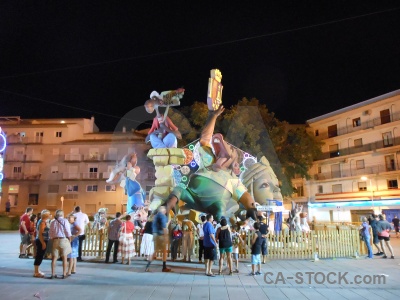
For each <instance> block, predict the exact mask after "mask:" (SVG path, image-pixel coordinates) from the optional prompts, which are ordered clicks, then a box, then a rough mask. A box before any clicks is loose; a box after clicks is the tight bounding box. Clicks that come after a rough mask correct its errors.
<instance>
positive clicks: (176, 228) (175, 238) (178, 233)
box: [169, 218, 183, 262]
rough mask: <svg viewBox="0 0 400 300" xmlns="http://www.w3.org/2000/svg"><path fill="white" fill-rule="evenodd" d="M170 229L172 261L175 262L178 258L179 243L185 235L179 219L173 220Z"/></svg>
mask: <svg viewBox="0 0 400 300" xmlns="http://www.w3.org/2000/svg"><path fill="white" fill-rule="evenodd" d="M169 229H170V230H169V236H170V245H171V248H170V251H171V260H172V261H173V262H174V261H175V260H176V258H177V255H178V247H179V243H180V240H181V239H182V235H183V234H182V228H181V226H180V225H179V221H178V219H176V218H174V219H172V220H171V222H170V225H169Z"/></svg>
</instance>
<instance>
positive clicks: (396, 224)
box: [392, 216, 400, 238]
mask: <svg viewBox="0 0 400 300" xmlns="http://www.w3.org/2000/svg"><path fill="white" fill-rule="evenodd" d="M399 222H400V220H399V218H397V216H394V218H393V219H392V223H393V227H394V231H395V232H396V237H397V238H399Z"/></svg>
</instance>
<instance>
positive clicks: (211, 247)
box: [203, 214, 217, 277]
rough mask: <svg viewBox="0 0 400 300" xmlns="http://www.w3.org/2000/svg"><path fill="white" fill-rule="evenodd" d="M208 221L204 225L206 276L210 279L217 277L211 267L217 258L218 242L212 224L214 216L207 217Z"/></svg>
mask: <svg viewBox="0 0 400 300" xmlns="http://www.w3.org/2000/svg"><path fill="white" fill-rule="evenodd" d="M206 221H207V222H205V223H204V225H203V232H204V239H203V245H204V262H205V267H206V275H207V276H210V277H215V275H214V274H213V273H212V271H211V267H212V265H213V263H214V260H215V259H216V257H217V255H216V252H215V248H216V246H217V241H216V239H215V229H214V226H213V224H212V222H213V221H214V217H213V215H211V214H208V215H207V216H206Z"/></svg>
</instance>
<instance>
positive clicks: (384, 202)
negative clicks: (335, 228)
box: [308, 199, 400, 208]
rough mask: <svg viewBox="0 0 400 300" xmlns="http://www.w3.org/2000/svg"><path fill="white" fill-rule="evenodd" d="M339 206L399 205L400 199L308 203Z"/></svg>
mask: <svg viewBox="0 0 400 300" xmlns="http://www.w3.org/2000/svg"><path fill="white" fill-rule="evenodd" d="M338 205H339V206H340V207H360V206H369V207H370V206H372V205H374V206H376V207H379V206H388V205H390V206H392V205H400V199H390V200H379V201H373V202H372V201H352V202H325V203H309V204H308V207H309V208H337V206H338Z"/></svg>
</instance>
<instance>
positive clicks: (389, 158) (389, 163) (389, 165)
mask: <svg viewBox="0 0 400 300" xmlns="http://www.w3.org/2000/svg"><path fill="white" fill-rule="evenodd" d="M385 165H386V171H388V172H390V171H395V170H396V164H395V161H394V154H391V155H385Z"/></svg>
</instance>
